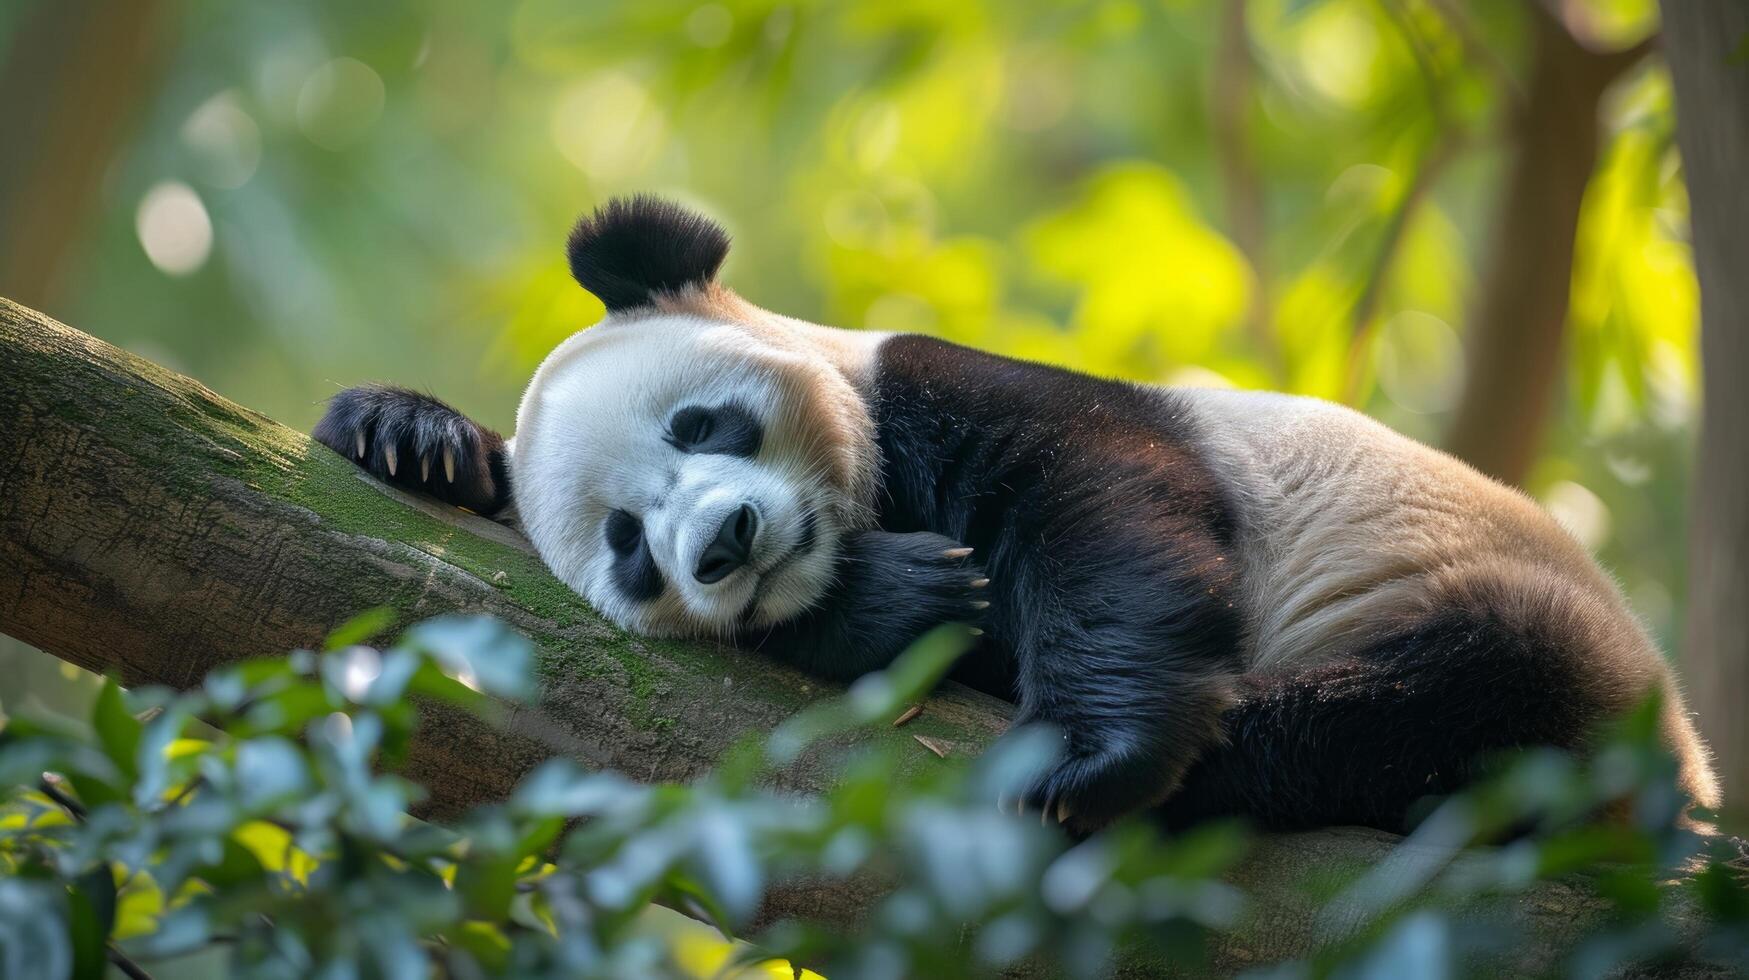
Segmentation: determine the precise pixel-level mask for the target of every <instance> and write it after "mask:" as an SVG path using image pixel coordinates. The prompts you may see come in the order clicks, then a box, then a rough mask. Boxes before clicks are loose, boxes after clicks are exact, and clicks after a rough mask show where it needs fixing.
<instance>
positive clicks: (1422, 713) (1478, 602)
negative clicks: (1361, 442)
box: [1162, 569, 1710, 832]
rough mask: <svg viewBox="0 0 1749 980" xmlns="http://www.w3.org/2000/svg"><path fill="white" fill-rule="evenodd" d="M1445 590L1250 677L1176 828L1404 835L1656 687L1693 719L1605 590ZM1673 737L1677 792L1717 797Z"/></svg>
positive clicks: (1182, 795) (1571, 745)
mask: <svg viewBox="0 0 1749 980" xmlns="http://www.w3.org/2000/svg"><path fill="white" fill-rule="evenodd" d="M1443 586H1444V587H1439V588H1437V589H1436V590H1433V591H1430V593H1429V596H1430V601H1429V602H1428V603H1427V605H1426V606H1425V607H1423V610H1422V611H1421V612H1419V614H1418V615H1415V616H1413V617H1410V618H1408V619H1407V620H1406V621H1404V622H1402V623H1401V624H1400V625H1399V626H1398V627H1397V628H1395V629H1394V630H1391V631H1389V632H1387V633H1386V634H1385V635H1384V636H1383V638H1381V639H1380V640H1378V641H1377V642H1376V643H1375V644H1373V645H1372V646H1371V647H1370V648H1368V649H1364V650H1362V651H1360V652H1357V653H1354V654H1352V655H1348V656H1344V657H1341V658H1339V659H1335V660H1331V661H1326V662H1323V663H1318V664H1316V665H1313V666H1309V667H1305V668H1301V669H1299V670H1291V671H1280V672H1269V673H1259V674H1252V675H1248V676H1245V677H1243V678H1241V680H1240V694H1239V702H1238V704H1237V705H1235V706H1234V707H1233V708H1231V709H1230V710H1229V711H1228V712H1227V713H1226V714H1225V715H1224V716H1223V719H1222V721H1223V729H1224V734H1225V742H1224V744H1221V745H1219V746H1217V747H1215V748H1212V749H1211V750H1210V751H1209V752H1207V753H1205V754H1204V755H1203V756H1202V757H1201V758H1200V759H1199V760H1198V761H1197V763H1196V764H1195V765H1194V766H1193V767H1192V768H1191V770H1190V772H1189V773H1188V774H1187V775H1186V777H1185V780H1184V783H1183V784H1182V786H1181V787H1180V789H1179V791H1178V792H1177V793H1175V794H1174V795H1173V797H1172V798H1171V799H1169V800H1168V801H1167V802H1166V804H1165V806H1164V807H1163V809H1162V813H1163V815H1164V817H1165V819H1166V821H1167V823H1168V824H1170V825H1174V826H1182V825H1186V824H1190V823H1195V822H1197V821H1200V820H1204V819H1208V818H1211V817H1220V816H1242V817H1246V818H1248V819H1250V820H1251V821H1253V822H1255V823H1257V824H1260V825H1262V826H1263V827H1266V828H1270V829H1283V830H1286V829H1296V828H1309V827H1315V826H1324V825H1330V824H1343V823H1354V824H1363V825H1367V826H1372V827H1378V828H1381V829H1385V830H1392V831H1399V832H1400V831H1403V830H1406V829H1408V825H1409V824H1410V823H1411V822H1412V820H1413V819H1414V818H1416V817H1417V816H1418V815H1419V813H1420V808H1418V807H1417V803H1418V802H1420V801H1423V800H1424V799H1425V798H1427V797H1435V796H1440V795H1444V794H1448V793H1451V792H1454V791H1456V790H1458V789H1460V788H1462V787H1463V786H1464V785H1465V784H1467V783H1469V782H1471V781H1472V780H1473V779H1474V778H1475V777H1476V776H1478V775H1479V774H1481V772H1482V767H1483V766H1484V765H1485V764H1486V763H1488V762H1489V761H1490V760H1492V759H1495V758H1497V757H1499V756H1500V754H1501V753H1505V752H1509V751H1511V750H1514V749H1521V748H1527V747H1532V746H1553V747H1557V748H1563V749H1568V750H1574V751H1581V752H1582V751H1584V750H1585V749H1586V748H1587V747H1588V746H1589V745H1591V744H1592V743H1593V740H1594V739H1595V737H1596V736H1597V734H1598V733H1599V731H1600V728H1601V726H1602V725H1603V724H1604V723H1606V722H1607V721H1608V720H1609V719H1611V718H1613V717H1615V716H1618V715H1620V714H1621V713H1622V712H1625V711H1628V710H1630V709H1631V708H1633V707H1634V706H1636V705H1637V704H1638V703H1639V702H1640V701H1641V700H1642V699H1643V698H1644V697H1646V696H1647V695H1649V694H1650V693H1651V692H1652V691H1653V690H1662V691H1663V693H1664V697H1665V699H1666V712H1667V714H1668V715H1670V716H1671V717H1676V718H1679V719H1681V720H1682V721H1683V722H1684V723H1686V719H1685V718H1682V715H1681V710H1680V694H1679V693H1678V692H1677V691H1676V689H1675V685H1674V683H1672V681H1671V678H1670V674H1669V671H1668V668H1667V667H1666V666H1665V665H1664V664H1663V662H1662V661H1661V659H1660V658H1659V655H1658V654H1657V652H1656V650H1655V649H1652V648H1651V647H1650V645H1649V643H1647V642H1646V641H1645V640H1644V637H1643V635H1642V634H1641V633H1640V632H1639V629H1638V627H1637V625H1635V624H1634V623H1633V622H1632V621H1631V619H1627V618H1626V616H1625V613H1622V612H1620V611H1619V610H1617V609H1616V608H1615V607H1614V606H1613V604H1612V603H1611V601H1610V600H1608V599H1605V598H1602V597H1599V596H1597V595H1596V594H1595V593H1594V592H1591V591H1588V590H1587V589H1585V588H1584V587H1581V586H1576V585H1570V584H1568V583H1564V582H1561V581H1558V580H1555V581H1550V580H1549V578H1548V575H1547V574H1546V573H1545V572H1543V571H1542V570H1538V569H1531V570H1526V571H1525V573H1524V574H1510V575H1504V576H1502V575H1498V574H1490V575H1487V576H1473V575H1472V576H1467V577H1465V576H1457V577H1452V578H1450V579H1448V581H1447V582H1446V583H1443ZM1672 702H1674V703H1672ZM1666 727H1667V728H1668V727H1669V724H1668V719H1667V724H1666ZM1672 747H1673V748H1674V749H1675V750H1676V752H1677V755H1678V761H1679V764H1680V765H1681V766H1682V768H1683V783H1684V786H1683V788H1684V789H1685V790H1687V791H1688V792H1689V793H1690V794H1691V795H1694V796H1697V797H1704V796H1706V795H1709V791H1708V789H1707V786H1708V785H1709V779H1710V777H1709V776H1708V774H1707V773H1706V771H1705V770H1706V766H1705V760H1704V756H1697V755H1695V753H1696V752H1697V751H1698V742H1697V741H1695V740H1694V739H1693V738H1692V735H1691V734H1690V736H1689V738H1688V740H1687V742H1686V743H1684V742H1683V741H1682V740H1681V739H1680V738H1678V739H1676V740H1675V741H1674V743H1673V745H1672ZM1697 767H1698V770H1697ZM1700 801H1701V802H1703V803H1706V802H1709V801H1708V800H1706V799H1704V798H1703V799H1701V800H1700Z"/></svg>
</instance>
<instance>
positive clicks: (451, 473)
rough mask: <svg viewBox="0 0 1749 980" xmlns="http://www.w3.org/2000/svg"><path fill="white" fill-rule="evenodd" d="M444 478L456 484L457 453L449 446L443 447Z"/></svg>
mask: <svg viewBox="0 0 1749 980" xmlns="http://www.w3.org/2000/svg"><path fill="white" fill-rule="evenodd" d="M443 478H444V479H446V480H448V481H449V482H451V483H454V482H455V453H454V452H451V451H450V448H449V447H448V446H445V447H443Z"/></svg>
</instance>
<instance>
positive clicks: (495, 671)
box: [401, 616, 534, 699]
mask: <svg viewBox="0 0 1749 980" xmlns="http://www.w3.org/2000/svg"><path fill="white" fill-rule="evenodd" d="M401 643H402V645H405V646H410V647H413V648H415V649H419V650H424V651H425V652H426V653H429V654H431V656H432V657H433V658H435V659H436V660H437V662H438V663H440V664H442V665H443V668H444V670H445V672H447V673H449V674H450V675H451V676H453V677H456V678H458V679H460V680H462V681H463V682H464V683H466V684H467V685H468V686H469V687H472V688H474V689H475V690H479V691H483V692H485V693H487V694H495V695H498V696H500V697H508V698H517V699H526V698H528V697H529V696H531V695H532V694H533V693H534V645H533V644H531V643H529V642H528V640H527V639H525V638H523V636H522V635H521V634H519V633H517V632H516V631H514V630H512V629H511V628H510V627H508V626H505V625H504V624H503V623H501V622H499V621H498V620H496V619H492V618H491V617H489V616H444V617H440V618H438V619H432V620H427V621H426V622H423V623H420V624H419V625H418V626H415V627H413V628H412V629H410V630H408V631H407V632H406V634H405V635H403V636H402V637H401Z"/></svg>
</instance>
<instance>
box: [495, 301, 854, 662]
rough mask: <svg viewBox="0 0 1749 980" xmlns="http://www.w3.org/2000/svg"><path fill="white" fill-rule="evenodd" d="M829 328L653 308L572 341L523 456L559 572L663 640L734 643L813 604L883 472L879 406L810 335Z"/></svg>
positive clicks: (534, 414)
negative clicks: (749, 630) (876, 443)
mask: <svg viewBox="0 0 1749 980" xmlns="http://www.w3.org/2000/svg"><path fill="white" fill-rule="evenodd" d="M823 330H824V328H818V327H811V326H808V325H801V324H795V323H794V321H784V320H782V318H776V317H770V318H769V319H763V320H761V321H760V322H758V323H752V324H749V323H736V322H729V321H725V320H718V319H714V318H710V317H708V316H699V315H691V314H676V313H654V312H652V313H647V314H645V315H642V316H635V317H627V318H622V317H610V318H609V319H608V320H606V321H603V322H602V323H601V324H599V325H597V326H595V327H592V328H590V329H588V330H586V331H583V332H582V333H579V334H577V335H576V336H574V337H572V338H570V339H569V340H567V341H566V342H565V343H563V344H561V345H560V346H559V347H558V348H557V349H556V350H555V351H554V352H553V353H552V354H551V355H550V356H549V357H548V358H547V360H546V362H545V363H544V364H542V365H541V368H540V370H539V371H537V372H536V374H535V377H534V380H533V381H531V382H530V384H529V388H528V391H527V393H526V394H525V395H524V396H523V401H522V407H521V408H520V410H519V411H518V413H517V431H516V439H515V446H514V452H513V454H512V458H511V459H512V461H511V488H512V492H513V494H514V495H515V498H516V506H517V511H518V514H519V516H520V518H521V521H522V524H523V527H524V528H525V530H526V531H527V533H528V536H529V538H530V539H531V540H532V541H533V542H534V545H535V547H536V549H538V550H539V552H540V554H541V557H542V558H544V559H545V560H546V562H547V564H548V566H550V567H551V568H552V570H553V573H554V574H555V575H557V576H558V577H559V578H560V579H561V580H562V581H564V582H565V583H566V584H567V585H569V586H570V587H571V588H572V589H574V590H576V591H577V592H578V593H580V594H582V595H583V596H584V597H585V598H587V599H588V600H589V601H590V602H591V603H592V604H593V605H594V606H595V607H596V608H597V609H599V610H601V612H602V613H603V614H604V615H606V616H607V617H608V618H610V619H612V620H613V621H615V622H617V623H619V624H620V625H622V626H624V627H626V628H628V629H632V630H636V631H638V632H641V633H647V634H652V635H688V636H724V637H726V636H727V635H728V634H729V633H731V632H732V631H733V630H735V629H736V628H738V627H745V626H763V625H768V624H771V623H775V622H781V621H783V620H785V619H787V618H790V617H793V616H795V615H796V614H797V613H800V612H801V611H803V610H804V609H806V608H807V607H808V606H809V605H811V604H812V603H814V602H815V601H816V600H817V599H818V598H819V597H820V596H821V594H822V593H823V592H824V591H825V589H826V588H827V586H828V585H829V584H830V583H831V579H832V571H833V564H834V561H835V559H836V557H837V553H838V546H839V542H840V540H841V539H842V536H843V535H844V534H845V533H846V532H847V531H851V530H855V529H858V528H860V527H863V526H866V525H867V523H868V512H869V508H868V504H869V500H868V496H869V486H870V484H871V480H872V475H873V461H872V432H871V425H870V423H869V421H868V415H867V411H866V409H865V408H864V407H863V402H862V399H861V397H860V396H859V395H858V394H857V393H856V391H855V389H854V388H853V387H852V385H851V383H850V382H849V381H848V380H847V379H846V377H845V375H844V374H843V373H842V372H841V370H840V365H839V364H837V363H834V359H833V358H831V357H827V356H822V353H821V352H820V351H819V350H818V349H817V348H815V347H813V346H811V344H810V343H809V340H808V333H809V332H810V331H811V332H819V331H823Z"/></svg>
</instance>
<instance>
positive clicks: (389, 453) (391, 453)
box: [383, 446, 400, 476]
mask: <svg viewBox="0 0 1749 980" xmlns="http://www.w3.org/2000/svg"><path fill="white" fill-rule="evenodd" d="M399 461H400V457H398V456H396V455H395V447H394V446H384V447H383V462H385V463H387V464H389V475H390V476H394V475H395V464H396V463H397V462H399Z"/></svg>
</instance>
